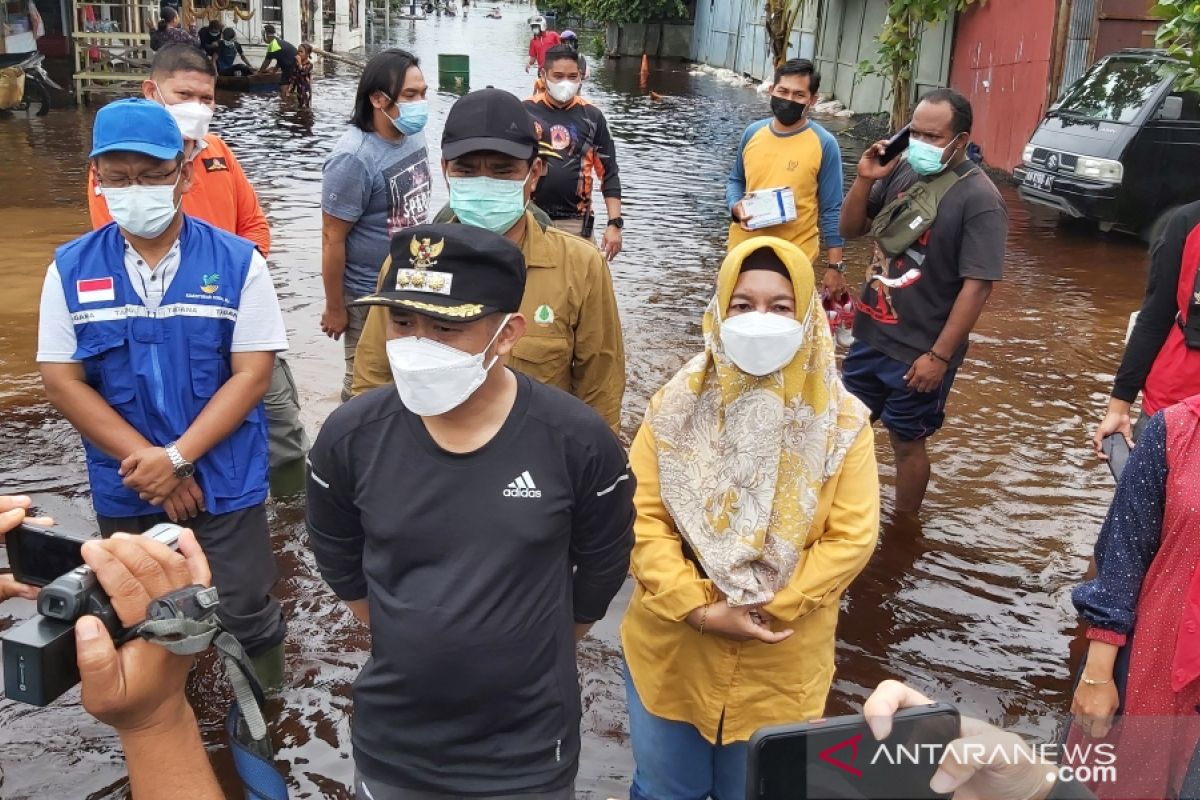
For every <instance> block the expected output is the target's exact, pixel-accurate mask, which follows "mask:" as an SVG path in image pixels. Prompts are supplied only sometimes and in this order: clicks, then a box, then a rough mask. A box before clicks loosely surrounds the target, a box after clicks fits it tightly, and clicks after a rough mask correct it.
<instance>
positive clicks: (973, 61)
mask: <svg viewBox="0 0 1200 800" xmlns="http://www.w3.org/2000/svg"><path fill="white" fill-rule="evenodd" d="M1054 23H1055V0H992V2H989V3H987V4H985V5H983V6H972V7H971V8H970V9H968V10H967V11H965V12H963V13H962V14H961V15H959V18H958V29H957V32H956V35H955V37H954V51H953V55H952V57H951V59H952V60H951V63H950V85H951V86H952V87H953V88H955V89H957V90H958V91H960V92H962V93H963V94H965V95H966V96H967V98H968V99H969V100H970V101H971V105H972V107H973V108H974V111H975V127H974V131H973V133H972V137H971V138H972V139H973V140H974V141H975V142H977V143H978V144H979V146H980V147H982V148H983V158H984V161H985V162H986V163H987V165H988V166H991V167H998V168H1000V169H1005V170H1009V171H1011V170H1012V168H1013V167H1015V166H1018V165H1020V163H1021V151H1022V150H1024V149H1025V145H1026V144H1027V143H1028V141H1029V137H1030V136H1032V135H1033V132H1034V130H1035V129H1036V128H1037V126H1038V123H1039V122H1041V119H1042V114H1043V113H1044V112H1045V110H1046V109H1045V105H1046V90H1047V87H1048V86H1049V83H1050V56H1051V53H1052V52H1053V51H1054Z"/></svg>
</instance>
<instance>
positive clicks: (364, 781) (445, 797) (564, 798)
mask: <svg viewBox="0 0 1200 800" xmlns="http://www.w3.org/2000/svg"><path fill="white" fill-rule="evenodd" d="M354 796H355V798H357V800H462V795H461V794H443V793H441V792H426V791H423V790H421V789H405V788H403V787H400V786H389V785H388V784H386V783H380V782H379V781H377V780H374V779H372V778H368V777H367V776H366V775H363V774H362V773H361V772H359V771H358V770H357V769H355V770H354ZM574 798H575V787H574V786H573V785H572V786H564V787H563V788H561V789H555V790H554V791H552V792H524V793H522V794H491V795H474V794H473V795H471V800H574Z"/></svg>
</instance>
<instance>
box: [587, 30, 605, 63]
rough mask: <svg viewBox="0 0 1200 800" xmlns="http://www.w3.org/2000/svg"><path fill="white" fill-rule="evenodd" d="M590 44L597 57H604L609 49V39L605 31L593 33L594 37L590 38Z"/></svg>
mask: <svg viewBox="0 0 1200 800" xmlns="http://www.w3.org/2000/svg"><path fill="white" fill-rule="evenodd" d="M588 46H589V47H590V48H591V51H592V55H593V56H594V57H595V58H604V54H605V51H606V50H607V49H608V39H607V37H605V35H604V32H603V31H601V32H600V33H595V34H592V37H591V38H590V39H588Z"/></svg>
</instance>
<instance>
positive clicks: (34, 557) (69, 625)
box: [0, 523, 182, 706]
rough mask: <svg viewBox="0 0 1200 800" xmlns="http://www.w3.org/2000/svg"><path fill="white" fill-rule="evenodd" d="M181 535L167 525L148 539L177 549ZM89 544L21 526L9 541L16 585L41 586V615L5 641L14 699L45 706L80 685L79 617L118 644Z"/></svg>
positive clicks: (1, 644)
mask: <svg viewBox="0 0 1200 800" xmlns="http://www.w3.org/2000/svg"><path fill="white" fill-rule="evenodd" d="M180 531H182V528H180V527H179V526H178V525H172V524H170V523H163V524H161V525H155V526H154V527H153V528H151V529H150V530H148V531H146V532H145V534H143V535H144V536H149V537H151V538H152V539H154V540H155V541H159V542H162V543H163V544H165V545H167V546H168V547H174V546H175V543H176V542H177V541H178V540H179V534H180ZM84 541H86V539H84V538H79V537H71V536H70V535H65V534H61V533H57V532H54V531H53V530H52V529H47V528H38V527H36V526H33V525H22V526H21V527H20V528H18V529H16V530H14V531H10V532H9V534H8V536H7V537H6V545H7V547H8V551H9V563H10V564H11V565H12V567H13V572H14V575H15V577H16V578H17V580H19V581H21V582H23V583H31V584H33V585H37V586H42V589H41V592H40V593H39V594H38V599H37V610H38V613H37V614H36V615H34V616H33V617H32V618H30V619H28V620H26V621H25V622H24V623H22V624H21V625H19V626H17V627H16V628H13V629H12V630H11V631H9V632H8V633H6V634H4V636H3V637H2V638H0V650H3V662H4V693H5V695H6V696H7V697H8V698H9V699H10V700H19V701H21V702H23V703H29V704H30V705H35V706H45V705H49V704H50V703H53V702H54V701H55V700H57V699H58V698H59V697H60V696H62V694H63V693H64V692H66V691H67V690H68V689H70V688H71V687H72V686H74V685H75V684H77V683H79V667H78V665H77V664H76V660H75V623H76V622H77V621H78V620H79V618H80V617H83V616H86V615H89V614H90V615H92V616H95V617H97V618H98V619H100V621H101V622H103V623H104V626H105V627H106V628H107V629H108V632H109V635H111V636H112V637H113V638H114V639H116V638H117V637H118V635H119V634H120V633H121V632H122V629H121V621H120V619H119V618H118V617H117V612H116V610H115V609H114V608H113V605H112V601H111V600H110V599H109V597H108V594H107V593H106V592H105V591H104V588H103V587H102V586H101V585H100V582H99V581H98V580H97V579H96V574H95V573H94V572H92V569H91V567H89V566H87V565H86V564H84V563H83V556H82V555H81V554H80V553H79V550H80V548H82V546H83V542H84ZM34 565H36V568H35V567H34ZM54 565H57V566H54ZM64 567H65V568H66V570H67V571H65V572H61V573H59V574H57V576H55V575H54V574H53V573H51V574H47V573H46V572H44V570H46V569H60V568H64ZM39 569H40V570H43V571H42V572H41V574H37V571H38V570H39Z"/></svg>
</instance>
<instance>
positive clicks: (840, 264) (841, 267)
mask: <svg viewBox="0 0 1200 800" xmlns="http://www.w3.org/2000/svg"><path fill="white" fill-rule="evenodd" d="M825 269H836V270H837V271H838V272H840V273H842V274H843V275H845V274H846V265H845V263H843V262H841V261H839V262H838V263H836V264H832V263H831V264H826V265H825Z"/></svg>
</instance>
